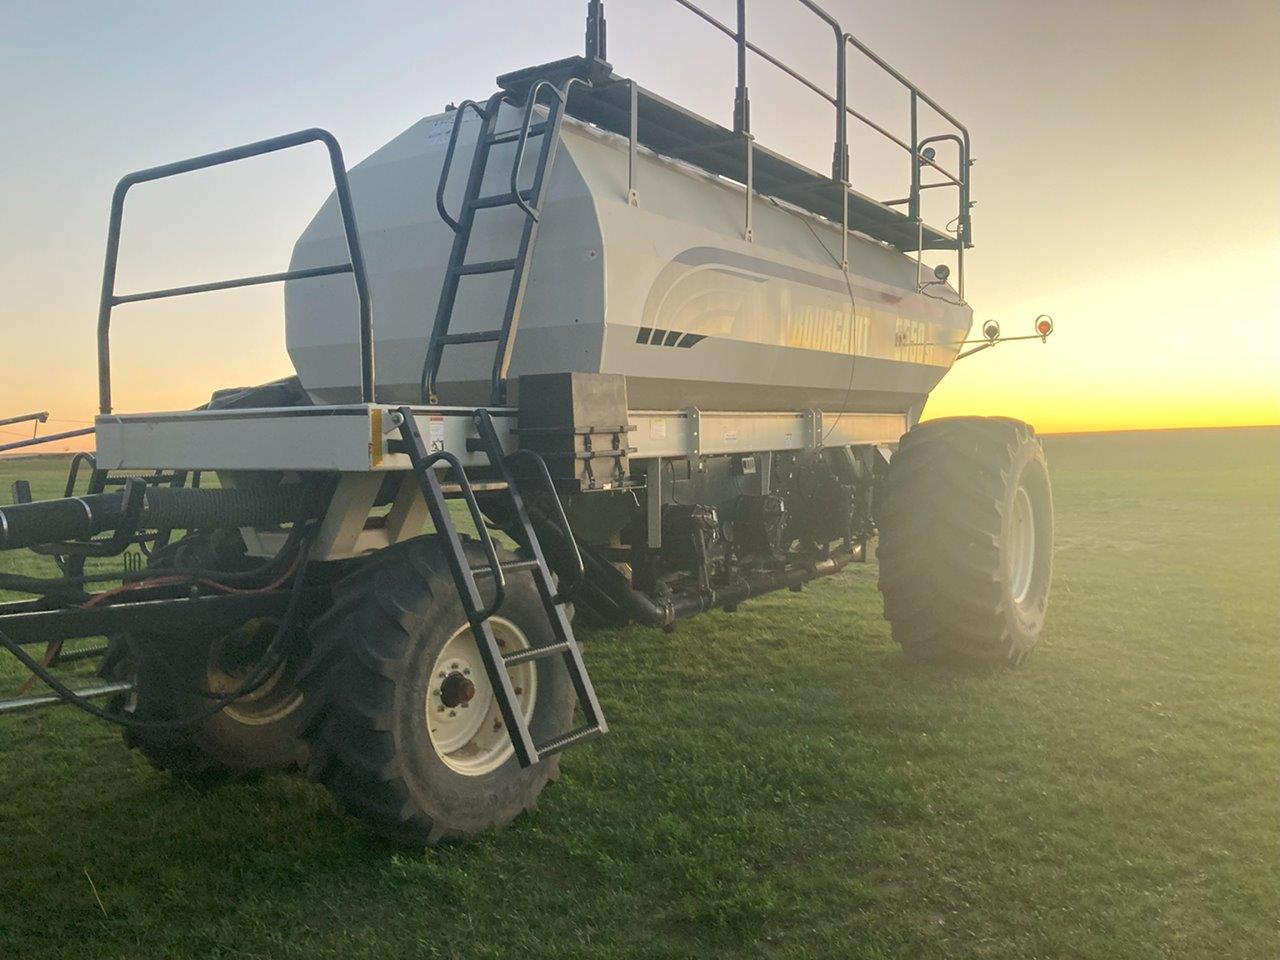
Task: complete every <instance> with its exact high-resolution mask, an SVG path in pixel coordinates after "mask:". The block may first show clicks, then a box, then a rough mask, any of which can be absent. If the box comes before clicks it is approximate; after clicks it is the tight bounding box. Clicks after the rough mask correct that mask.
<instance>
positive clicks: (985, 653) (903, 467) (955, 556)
mask: <svg viewBox="0 0 1280 960" xmlns="http://www.w3.org/2000/svg"><path fill="white" fill-rule="evenodd" d="M877 496H878V503H877V504H876V520H877V526H878V529H879V538H880V539H879V544H878V548H877V555H878V557H879V563H880V592H881V594H882V595H883V598H884V615H885V618H886V619H887V620H888V621H889V623H890V625H891V626H892V631H893V637H894V639H895V640H896V641H897V642H898V643H899V644H901V645H902V648H903V650H904V652H905V653H906V654H908V655H909V656H912V657H918V658H924V659H951V658H957V657H958V658H961V659H967V660H971V661H982V662H987V663H1005V662H1008V663H1015V664H1016V663H1020V662H1021V661H1022V660H1023V659H1025V658H1026V656H1027V654H1029V653H1030V652H1031V649H1032V647H1034V646H1035V644H1036V641H1037V640H1038V639H1039V638H1040V633H1041V631H1042V630H1043V628H1044V622H1045V612H1046V609H1047V607H1048V602H1049V586H1050V581H1051V579H1052V575H1053V496H1052V492H1051V490H1050V486H1049V471H1048V466H1047V463H1046V461H1045V456H1044V449H1043V447H1042V446H1041V444H1040V441H1039V440H1038V439H1037V437H1036V434H1035V430H1034V429H1033V428H1032V427H1030V426H1028V425H1027V424H1025V423H1022V422H1021V421H1017V420H1008V419H1003V418H978V417H956V418H950V419H943V420H933V421H930V422H929V423H925V424H922V425H921V426H919V427H916V428H915V429H914V430H912V431H910V432H909V433H907V434H906V435H905V436H903V438H902V440H901V443H900V445H899V447H898V450H897V452H896V453H894V455H893V458H892V460H891V461H890V465H889V470H888V473H887V475H886V477H885V478H884V482H883V484H882V485H881V486H880V488H879V491H878V494H877Z"/></svg>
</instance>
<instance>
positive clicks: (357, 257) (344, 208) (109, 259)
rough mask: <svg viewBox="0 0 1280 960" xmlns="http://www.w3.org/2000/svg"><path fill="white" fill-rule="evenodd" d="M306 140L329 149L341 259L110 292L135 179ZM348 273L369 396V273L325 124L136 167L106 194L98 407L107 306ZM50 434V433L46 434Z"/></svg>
mask: <svg viewBox="0 0 1280 960" xmlns="http://www.w3.org/2000/svg"><path fill="white" fill-rule="evenodd" d="M308 143H322V144H324V147H325V149H326V150H327V151H328V154H329V166H330V167H331V169H332V172H333V181H334V192H335V193H336V194H337V198H338V209H339V211H340V212H341V214H342V227H343V231H344V233H345V234H346V241H347V257H348V261H347V262H346V263H339V264H332V265H329V266H324V267H306V268H302V269H298V270H288V271H285V272H284V273H269V274H261V275H259V276H254V277H241V278H237V279H234V280H218V281H214V282H213V283H197V284H191V285H188V286H184V287H170V288H168V289H165V290H149V291H146V292H143V293H131V294H124V295H117V294H116V267H117V265H118V262H119V259H120V231H121V226H122V223H123V220H124V201H125V197H126V196H127V195H128V193H129V190H130V189H131V188H133V187H134V186H136V185H138V184H140V183H149V182H150V181H153V180H163V179H165V178H167V177H174V176H177V175H179V174H183V173H191V172H192V171H194V170H204V169H207V168H209V167H217V166H221V165H222V164H224V163H234V162H235V161H237V160H247V159H249V158H251V157H260V156H263V155H265V154H268V153H276V152H277V151H280V150H288V149H290V148H291V147H299V146H302V145H304V144H308ZM341 273H350V274H351V276H352V280H353V282H354V283H355V288H356V300H357V302H358V309H359V317H360V399H361V402H363V403H373V402H374V392H375V391H374V386H375V379H374V365H373V352H374V351H373V308H372V305H371V302H370V296H369V279H368V275H367V273H366V271H365V263H364V253H363V252H362V250H361V248H360V234H359V231H358V230H357V229H356V217H355V208H354V206H353V204H352V202H351V185H350V182H349V181H348V179H347V168H346V164H345V163H344V162H343V159H342V148H341V147H340V146H339V145H338V141H337V139H336V138H335V137H334V135H333V134H331V133H330V132H329V131H327V130H321V129H320V128H318V127H313V128H311V129H308V130H299V131H298V132H297V133H289V134H285V135H284V136H280V137H272V138H270V139H268V140H259V141H257V142H255V143H248V144H245V145H243V146H239V147H232V148H231V149H229V150H221V151H219V152H217V153H208V154H204V155H203V156H199V157H192V158H191V159H190V160H179V161H177V162H176V163H168V164H164V165H163V166H159V167H151V168H150V169H147V170H139V171H136V172H135V173H130V174H127V175H126V176H124V177H123V178H121V180H120V182H119V183H118V184H116V189H115V193H114V194H113V195H112V198H111V221H110V224H109V226H108V227H107V255H106V262H105V264H104V266H103V270H102V296H101V299H100V301H99V305H98V407H99V410H100V412H101V413H102V414H103V415H104V416H105V415H107V414H109V413H111V311H112V309H113V308H115V307H117V306H119V305H120V304H123V303H140V302H142V301H145V300H160V299H166V298H169V297H181V296H187V295H189V294H194V293H208V292H210V291H214V290H230V289H234V288H237V287H250V286H256V285H258V284H264V283H280V282H281V281H284V280H302V279H306V278H309V277H324V276H332V275H334V274H341ZM48 439H52V438H48Z"/></svg>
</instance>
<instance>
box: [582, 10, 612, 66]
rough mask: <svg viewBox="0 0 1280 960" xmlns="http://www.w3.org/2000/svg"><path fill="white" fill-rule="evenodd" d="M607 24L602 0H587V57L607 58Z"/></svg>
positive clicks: (595, 58) (591, 58) (594, 58)
mask: <svg viewBox="0 0 1280 960" xmlns="http://www.w3.org/2000/svg"><path fill="white" fill-rule="evenodd" d="M608 35H609V25H608V23H607V22H606V21H605V18H604V0H587V59H588V60H608V59H609V50H608Z"/></svg>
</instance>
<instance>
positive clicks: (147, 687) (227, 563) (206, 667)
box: [99, 533, 308, 786]
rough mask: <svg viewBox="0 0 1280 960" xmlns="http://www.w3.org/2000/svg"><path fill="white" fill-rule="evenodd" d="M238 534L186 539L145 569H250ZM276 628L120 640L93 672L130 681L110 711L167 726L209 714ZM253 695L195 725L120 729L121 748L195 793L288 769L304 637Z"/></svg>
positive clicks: (292, 760)
mask: <svg viewBox="0 0 1280 960" xmlns="http://www.w3.org/2000/svg"><path fill="white" fill-rule="evenodd" d="M253 563H254V561H252V560H247V559H246V558H245V557H244V556H243V545H242V544H240V541H239V538H238V537H230V538H223V537H220V536H217V535H210V534H203V533H200V534H193V535H191V536H189V537H186V538H184V539H182V540H180V541H178V542H176V543H174V544H171V545H169V546H168V547H165V548H164V549H163V550H161V551H158V552H157V553H156V554H155V555H153V556H152V558H151V562H150V563H149V564H148V570H149V571H152V572H155V573H156V574H159V575H162V574H163V573H165V572H167V571H175V572H181V571H194V570H219V571H227V572H231V571H234V570H236V569H244V568H246V567H251V566H252V565H253ZM277 626H278V624H277V623H276V622H275V621H272V620H255V621H252V622H249V623H246V624H244V625H242V626H241V628H240V629H238V630H236V631H234V632H232V633H230V634H224V635H213V634H210V633H209V632H207V631H202V630H200V629H199V627H198V626H197V627H193V629H192V630H191V631H190V632H189V633H187V634H184V635H182V636H152V635H126V636H117V637H113V638H111V640H110V643H109V646H108V650H107V653H106V655H105V656H104V657H103V660H102V664H101V666H100V668H99V672H100V673H101V674H102V675H103V676H105V677H107V678H108V679H113V680H122V679H131V680H132V681H133V683H134V689H133V692H132V693H130V694H128V695H126V696H119V697H116V698H113V700H112V701H111V703H109V704H108V706H109V708H110V709H112V710H115V711H118V712H123V713H125V714H126V715H127V716H129V717H130V718H132V719H135V720H142V721H166V722H167V721H173V720H181V719H183V718H185V717H191V716H195V715H196V714H198V713H202V712H204V711H206V710H208V709H209V706H210V695H218V694H225V693H229V692H231V691H232V690H234V689H236V688H237V687H238V686H240V685H241V683H242V682H243V680H244V679H245V678H246V677H247V676H248V675H249V674H250V673H251V672H252V670H253V668H254V666H255V665H256V663H257V662H258V659H259V657H260V655H261V653H262V651H263V650H264V649H265V646H266V645H267V644H268V643H270V642H271V639H272V638H273V637H274V635H275V632H276V628H277ZM288 647H289V650H290V653H289V654H288V655H287V657H286V659H285V661H284V662H283V663H282V664H281V666H280V667H279V668H278V669H277V670H276V671H275V672H274V673H273V674H272V675H271V676H270V677H269V679H268V680H267V682H266V683H264V684H263V685H262V686H261V687H259V688H258V689H257V690H255V691H253V692H251V693H249V694H248V695H246V696H245V697H244V698H242V699H239V700H236V701H234V702H233V703H231V704H229V705H227V706H226V707H224V708H223V709H222V710H220V711H219V712H217V713H215V714H213V715H212V716H211V717H208V718H206V719H205V720H202V721H200V722H199V723H198V724H196V725H195V726H193V727H190V728H184V729H178V730H148V729H145V728H144V729H138V728H130V727H124V728H123V737H124V742H125V744H126V745H127V746H129V747H131V748H133V749H135V750H138V751H139V752H140V753H142V754H143V755H144V756H145V757H146V758H147V759H148V760H149V761H150V762H151V763H152V765H153V766H155V767H156V768H157V769H160V770H165V771H167V772H169V773H170V774H172V775H173V776H174V777H176V778H178V779H180V780H183V781H186V782H188V783H192V784H195V785H199V786H212V785H216V784H219V783H222V782H225V781H227V780H234V779H239V778H243V777H247V776H251V775H253V774H257V773H261V772H264V771H269V770H289V769H293V768H296V767H299V766H301V765H302V763H303V761H304V760H305V759H306V743H305V741H304V740H303V739H302V736H301V727H302V714H301V710H300V709H299V708H300V707H301V705H302V694H301V692H300V691H299V689H298V687H297V683H296V681H297V675H298V672H299V670H300V669H301V666H302V664H303V662H304V661H305V659H306V656H307V653H308V650H307V649H306V640H305V635H304V634H303V633H302V632H301V631H300V632H299V635H298V636H297V637H295V638H294V639H293V640H292V641H290V642H289V643H288Z"/></svg>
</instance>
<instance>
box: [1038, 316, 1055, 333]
mask: <svg viewBox="0 0 1280 960" xmlns="http://www.w3.org/2000/svg"><path fill="white" fill-rule="evenodd" d="M1052 332H1053V321H1052V320H1050V319H1049V318H1048V317H1041V318H1040V320H1039V322H1037V323H1036V333H1038V334H1040V336H1042V337H1047V336H1048V335H1049V334H1051V333H1052Z"/></svg>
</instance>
